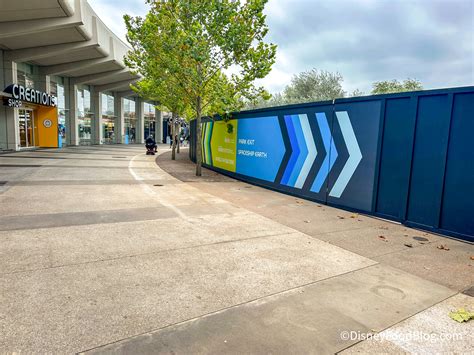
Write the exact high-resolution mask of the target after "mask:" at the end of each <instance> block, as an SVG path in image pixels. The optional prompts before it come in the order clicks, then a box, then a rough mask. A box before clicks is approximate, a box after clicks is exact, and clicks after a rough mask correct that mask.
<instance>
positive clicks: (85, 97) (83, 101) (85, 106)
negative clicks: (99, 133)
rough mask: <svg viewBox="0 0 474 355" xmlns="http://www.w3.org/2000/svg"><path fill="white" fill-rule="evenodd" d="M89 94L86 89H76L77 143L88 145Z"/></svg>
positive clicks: (89, 133) (89, 140) (90, 131)
mask: <svg viewBox="0 0 474 355" xmlns="http://www.w3.org/2000/svg"><path fill="white" fill-rule="evenodd" d="M90 107H91V94H90V91H89V90H88V88H87V89H79V90H77V112H78V113H77V116H78V133H79V144H80V145H90V144H91V138H92V116H93V114H92V112H91V109H90Z"/></svg>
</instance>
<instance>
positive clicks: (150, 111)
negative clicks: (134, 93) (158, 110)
mask: <svg viewBox="0 0 474 355" xmlns="http://www.w3.org/2000/svg"><path fill="white" fill-rule="evenodd" d="M143 116H144V125H145V131H144V137H145V139H146V138H147V137H149V136H150V135H152V136H153V137H154V138H155V141H157V142H158V141H159V140H160V138H157V137H156V134H155V133H156V129H155V106H153V105H151V104H149V103H147V102H145V104H144V105H143Z"/></svg>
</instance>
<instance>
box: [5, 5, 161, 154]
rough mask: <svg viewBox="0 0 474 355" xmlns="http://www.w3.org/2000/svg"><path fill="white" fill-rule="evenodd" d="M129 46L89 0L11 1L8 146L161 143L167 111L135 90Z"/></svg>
mask: <svg viewBox="0 0 474 355" xmlns="http://www.w3.org/2000/svg"><path fill="white" fill-rule="evenodd" d="M120 20H121V18H120ZM129 49H130V48H129V47H128V46H127V44H125V43H124V42H122V41H121V40H120V39H119V38H118V37H117V36H116V35H115V34H114V33H113V32H112V31H110V30H109V29H108V28H107V27H106V26H105V25H104V23H103V22H102V21H101V20H100V18H99V17H98V16H97V14H96V13H95V12H94V11H93V10H92V8H91V6H90V5H89V4H88V3H87V1H85V0H30V1H28V2H27V5H26V6H25V2H21V1H20V2H9V3H6V4H3V5H2V8H0V100H1V102H0V151H5V150H10V151H11V150H22V149H32V148H39V147H63V146H76V145H91V144H133V143H143V142H144V139H145V138H146V137H147V136H148V135H150V134H153V135H154V136H155V137H157V140H158V141H161V140H162V137H163V132H162V126H163V123H162V122H163V119H162V114H161V112H160V111H159V110H157V109H155V103H154V102H146V101H144V100H142V99H141V98H140V97H138V96H137V95H136V94H135V93H134V92H133V91H132V90H131V89H130V85H131V84H133V83H134V82H136V81H137V80H138V79H139V77H138V76H136V75H135V74H133V73H131V72H130V70H129V69H128V68H126V66H125V64H124V61H123V58H124V56H125V54H126V53H127V51H128V50H129Z"/></svg>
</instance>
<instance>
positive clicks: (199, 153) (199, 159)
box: [196, 96, 202, 176]
mask: <svg viewBox="0 0 474 355" xmlns="http://www.w3.org/2000/svg"><path fill="white" fill-rule="evenodd" d="M201 110H202V108H201V97H200V96H198V98H197V100H196V176H201V175H202V167H201V164H202V139H201V138H202V137H201Z"/></svg>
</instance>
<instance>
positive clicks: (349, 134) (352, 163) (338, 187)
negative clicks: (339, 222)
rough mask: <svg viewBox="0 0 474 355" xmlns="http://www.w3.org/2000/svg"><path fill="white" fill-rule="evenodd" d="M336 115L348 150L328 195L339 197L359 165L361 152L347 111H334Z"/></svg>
mask: <svg viewBox="0 0 474 355" xmlns="http://www.w3.org/2000/svg"><path fill="white" fill-rule="evenodd" d="M336 117H337V121H338V122H339V126H340V127H341V132H342V136H343V138H344V141H345V143H346V146H347V150H348V152H349V159H347V161H346V164H345V165H344V168H342V171H341V173H340V174H339V177H338V178H337V180H336V182H335V183H334V186H333V187H332V189H331V192H330V193H329V196H331V197H336V198H339V197H341V195H342V193H343V192H344V190H345V189H346V186H347V184H348V183H349V181H350V179H351V178H352V175H354V172H355V171H356V169H357V167H358V166H359V163H360V161H361V160H362V153H361V151H360V147H359V143H358V142H357V138H356V136H355V134H354V129H353V128H352V125H351V120H350V119H349V115H348V114H347V111H341V112H336Z"/></svg>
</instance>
